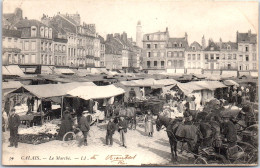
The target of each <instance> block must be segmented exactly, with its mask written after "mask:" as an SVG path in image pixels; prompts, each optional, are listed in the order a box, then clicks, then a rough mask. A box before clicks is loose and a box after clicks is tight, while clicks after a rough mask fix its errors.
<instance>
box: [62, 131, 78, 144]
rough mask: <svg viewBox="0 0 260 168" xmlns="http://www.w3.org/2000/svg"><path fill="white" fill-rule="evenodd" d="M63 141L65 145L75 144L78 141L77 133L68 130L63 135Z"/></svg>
mask: <svg viewBox="0 0 260 168" xmlns="http://www.w3.org/2000/svg"><path fill="white" fill-rule="evenodd" d="M62 141H63V144H64V146H73V145H74V144H75V143H76V134H75V133H74V132H67V133H66V134H65V135H64V136H63V139H62Z"/></svg>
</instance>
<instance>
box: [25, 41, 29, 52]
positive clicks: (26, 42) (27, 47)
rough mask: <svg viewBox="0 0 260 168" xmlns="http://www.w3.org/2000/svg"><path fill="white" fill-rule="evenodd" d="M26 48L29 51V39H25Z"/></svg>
mask: <svg viewBox="0 0 260 168" xmlns="http://www.w3.org/2000/svg"><path fill="white" fill-rule="evenodd" d="M24 50H25V51H28V50H29V42H28V41H25V42H24Z"/></svg>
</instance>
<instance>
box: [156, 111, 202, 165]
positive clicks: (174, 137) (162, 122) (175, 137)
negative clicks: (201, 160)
mask: <svg viewBox="0 0 260 168" xmlns="http://www.w3.org/2000/svg"><path fill="white" fill-rule="evenodd" d="M162 126H165V128H166V132H167V135H168V138H169V142H170V146H171V155H172V161H177V157H178V156H177V142H178V141H179V142H186V143H187V145H188V147H189V150H190V152H192V153H193V154H195V155H197V154H198V148H199V145H198V141H199V139H200V136H201V134H200V131H199V130H198V128H197V127H196V126H195V125H189V128H188V129H190V130H189V131H190V133H191V132H192V133H191V134H192V135H191V136H188V137H185V136H184V137H181V136H179V132H181V131H180V129H182V130H184V129H183V128H180V127H183V124H182V122H181V121H180V119H171V118H167V117H164V116H160V115H158V116H157V120H156V129H157V131H160V129H161V128H162ZM183 135H184V134H183Z"/></svg>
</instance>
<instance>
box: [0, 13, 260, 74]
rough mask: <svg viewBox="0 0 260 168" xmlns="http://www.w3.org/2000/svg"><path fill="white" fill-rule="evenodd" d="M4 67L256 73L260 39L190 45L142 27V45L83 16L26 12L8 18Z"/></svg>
mask: <svg viewBox="0 0 260 168" xmlns="http://www.w3.org/2000/svg"><path fill="white" fill-rule="evenodd" d="M2 25H3V26H2V27H3V30H2V32H3V33H2V35H3V39H2V41H3V50H2V62H3V65H7V64H18V65H23V64H24V65H54V66H68V67H76V68H78V67H82V68H89V67H90V68H91V67H105V68H106V69H109V70H124V71H134V70H140V69H142V70H146V71H155V72H156V73H157V72H168V73H189V72H193V73H196V72H197V73H201V72H202V70H203V71H207V70H208V71H212V72H213V71H216V72H218V71H221V70H236V71H252V70H253V71H256V70H257V66H258V65H257V63H258V61H257V60H258V59H257V35H256V34H253V33H251V31H250V30H249V31H248V32H247V33H239V32H237V38H236V42H230V41H229V42H223V41H222V40H221V39H220V40H219V42H214V41H213V40H211V39H209V40H208V44H207V45H206V40H205V37H204V36H203V37H202V39H201V44H200V43H199V42H196V41H194V42H192V43H191V44H189V43H188V34H187V33H185V35H184V36H183V37H181V38H172V37H170V35H169V31H168V28H166V30H165V31H163V32H160V31H159V32H155V33H149V34H144V35H142V25H141V22H140V21H139V22H138V23H137V26H136V42H134V41H133V39H132V38H129V37H127V33H125V32H123V33H122V34H119V33H115V34H108V35H107V37H106V39H104V38H103V37H101V36H100V35H98V34H97V32H96V27H95V24H86V23H85V22H82V24H81V17H80V15H79V14H78V13H76V14H60V13H57V14H56V15H54V16H53V17H48V16H47V15H44V14H43V16H42V18H41V21H38V20H30V19H27V18H26V17H25V18H23V11H22V10H21V9H20V8H17V9H16V10H15V12H14V13H10V14H3V20H2Z"/></svg>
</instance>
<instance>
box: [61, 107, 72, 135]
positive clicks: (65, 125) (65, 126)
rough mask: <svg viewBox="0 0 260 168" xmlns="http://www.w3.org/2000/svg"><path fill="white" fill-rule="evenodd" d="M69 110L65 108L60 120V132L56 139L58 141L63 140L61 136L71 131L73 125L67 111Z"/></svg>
mask: <svg viewBox="0 0 260 168" xmlns="http://www.w3.org/2000/svg"><path fill="white" fill-rule="evenodd" d="M68 109H69V108H68V107H66V110H65V111H64V112H63V116H62V119H61V126H60V131H59V134H58V137H59V139H60V140H62V139H63V136H64V135H65V134H66V133H67V132H69V131H72V129H73V128H72V125H73V121H72V116H71V115H70V112H69V110H68Z"/></svg>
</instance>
